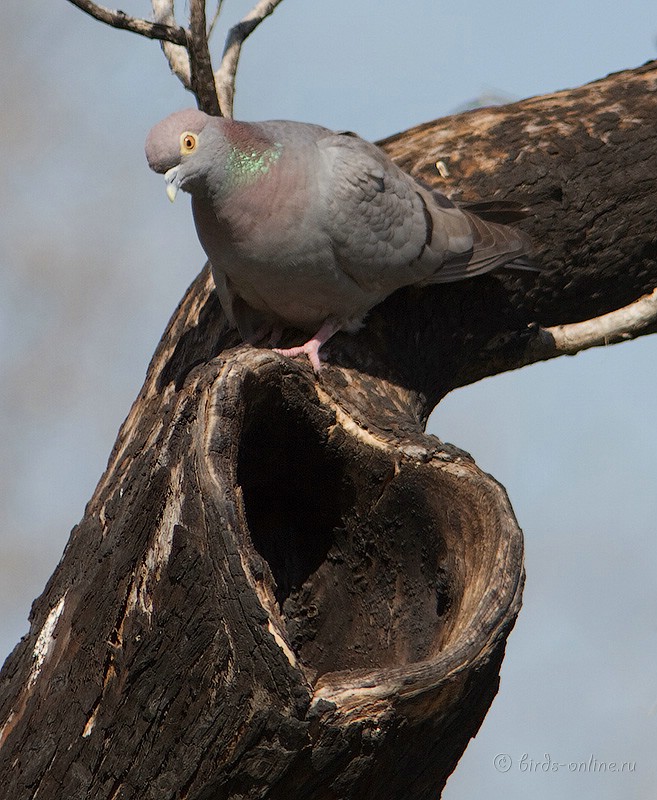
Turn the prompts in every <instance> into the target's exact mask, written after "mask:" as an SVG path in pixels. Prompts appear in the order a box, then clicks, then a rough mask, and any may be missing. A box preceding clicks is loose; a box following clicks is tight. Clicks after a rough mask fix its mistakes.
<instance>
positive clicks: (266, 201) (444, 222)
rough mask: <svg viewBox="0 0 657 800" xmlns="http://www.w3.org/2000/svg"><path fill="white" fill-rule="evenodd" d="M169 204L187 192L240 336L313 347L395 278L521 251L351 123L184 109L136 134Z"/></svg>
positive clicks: (483, 263) (312, 354)
mask: <svg viewBox="0 0 657 800" xmlns="http://www.w3.org/2000/svg"><path fill="white" fill-rule="evenodd" d="M146 157H147V159H148V163H149V165H150V167H151V169H153V170H155V171H156V172H159V173H164V176H165V179H166V183H167V194H168V195H169V198H170V199H171V200H172V201H173V199H174V198H175V196H176V193H177V191H178V189H183V190H184V191H186V192H189V193H190V194H191V195H192V210H193V213H194V221H195V223H196V230H197V233H198V237H199V239H200V241H201V244H202V246H203V249H204V250H205V252H206V253H207V255H208V258H209V260H210V263H211V265H212V273H213V276H214V281H215V284H216V289H217V292H218V294H219V298H220V300H221V305H222V307H223V309H224V311H225V313H226V315H227V317H228V321H229V323H230V324H231V325H232V326H233V327H237V329H238V330H239V333H240V335H241V336H242V338H243V339H245V340H248V341H252V342H256V341H259V340H260V339H261V338H263V337H264V336H266V335H267V334H269V335H270V336H271V337H272V339H271V341H270V343H271V344H275V341H273V340H274V338H275V337H276V336H278V335H280V331H281V329H282V328H287V327H292V328H298V329H300V330H301V331H304V332H306V333H310V334H312V337H311V338H310V339H309V340H308V341H307V342H306V343H305V344H304V345H303V346H301V347H294V348H291V349H287V350H278V352H280V353H283V354H284V355H287V356H295V355H300V354H302V353H306V354H307V355H308V357H309V359H310V361H311V363H312V365H313V368H314V369H315V370H316V371H318V370H319V368H320V361H319V354H318V351H319V348H320V347H321V346H322V345H323V344H324V343H325V342H326V341H327V340H328V339H329V338H330V337H331V336H332V335H333V334H334V333H336V332H337V331H339V330H344V331H349V332H353V331H355V330H357V329H358V328H359V327H360V326H361V324H362V322H363V319H364V317H365V315H366V314H367V312H368V311H369V310H370V309H371V308H372V307H373V306H375V305H377V303H380V302H381V301H382V300H383V299H384V298H386V297H387V296H388V295H390V294H392V292H394V291H395V290H397V289H399V288H400V287H402V286H409V285H415V286H421V285H427V284H431V283H443V282H445V283H447V282H451V281H458V280H461V279H462V278H468V277H470V276H473V275H479V274H481V273H484V272H488V271H489V270H492V269H495V268H496V267H501V266H504V265H505V264H509V263H510V262H513V261H514V260H516V261H517V262H518V263H519V264H520V263H521V262H522V260H523V257H524V256H526V255H527V254H528V253H529V252H530V249H531V246H530V242H529V239H528V237H527V236H526V235H525V234H524V233H523V232H521V231H518V230H517V229H515V228H512V227H509V226H507V225H501V224H497V223H494V222H487V221H485V220H483V219H481V218H480V217H478V216H477V215H476V214H473V213H471V212H469V211H467V210H465V209H460V208H458V207H457V206H455V205H454V203H452V202H451V201H450V200H449V199H448V198H446V197H445V196H444V195H442V194H440V193H438V192H436V191H432V190H431V189H430V188H428V187H427V186H425V185H423V184H421V183H419V182H418V181H416V180H415V179H413V178H412V177H411V176H410V175H407V174H406V173H405V172H403V171H402V170H401V169H399V168H398V167H397V166H396V165H395V164H394V163H393V162H392V161H391V160H390V159H389V158H388V156H386V155H385V153H383V151H382V150H380V149H379V148H378V147H376V146H375V145H373V144H370V143H369V142H367V141H365V140H363V139H361V138H360V137H359V136H357V135H356V134H354V133H351V132H335V131H331V130H328V129H327V128H323V127H321V126H319V125H310V124H306V123H300V122H282V121H277V122H260V123H246V122H237V121H233V120H228V119H223V118H219V117H210V116H208V115H207V114H204V113H203V112H201V111H198V110H195V109H190V110H187V111H179V112H177V113H175V114H171V115H170V116H169V117H167V118H166V119H164V120H162V121H161V122H160V123H158V124H157V125H156V126H155V127H154V128H153V129H152V130H151V131H150V133H149V135H148V139H147V140H146Z"/></svg>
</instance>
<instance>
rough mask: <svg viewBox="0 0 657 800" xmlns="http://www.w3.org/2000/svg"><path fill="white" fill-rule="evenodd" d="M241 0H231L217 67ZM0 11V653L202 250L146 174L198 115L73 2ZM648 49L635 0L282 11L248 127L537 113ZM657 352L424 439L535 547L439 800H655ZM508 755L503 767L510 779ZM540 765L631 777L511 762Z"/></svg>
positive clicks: (448, 416)
mask: <svg viewBox="0 0 657 800" xmlns="http://www.w3.org/2000/svg"><path fill="white" fill-rule="evenodd" d="M148 5H149V4H148V3H146V2H145V1H144V0H142V1H141V2H136V0H134V1H133V2H132V3H125V4H123V5H122V7H124V8H125V10H126V11H129V12H133V13H136V14H142V15H144V14H148ZM180 6H181V8H182V7H183V4H182V3H181V4H180ZM249 6H250V3H245V2H237V1H236V0H234V1H233V2H231V0H226V2H225V3H224V12H223V18H224V20H225V22H224V25H223V28H222V27H221V25H220V30H219V31H218V35H217V37H216V44H215V50H216V51H217V53H218V52H219V51H220V49H221V43H222V41H223V36H224V34H225V29H226V25H227V23H228V22H233V21H235V20H236V19H237V18H238V17H239V16H240V15H241V14H243V13H244V12H245V11H246V10H247V9H248V8H249ZM0 15H1V16H2V25H1V26H0V45H1V47H2V52H3V54H4V56H5V63H6V64H7V65H8V67H6V68H5V69H4V70H3V71H2V74H1V75H0V96H1V97H2V100H3V109H4V115H3V125H2V134H1V135H2V141H3V147H2V148H0V177H1V178H2V182H3V189H4V191H3V194H2V198H3V202H2V214H1V215H0V337H2V345H3V346H2V348H0V373H1V376H0V377H1V381H0V411H1V412H2V413H1V414H0V441H1V442H2V448H1V451H0V481H2V486H3V492H2V500H1V501H0V531H1V533H0V547H1V548H2V553H3V558H2V559H1V562H2V563H0V607H1V608H2V620H3V624H2V626H1V627H0V653H1V654H2V655H3V656H4V655H6V654H7V653H8V652H9V651H10V649H11V648H12V646H13V645H14V644H15V643H16V641H17V640H18V639H19V638H20V636H21V635H22V634H24V633H25V632H26V631H27V614H28V611H29V604H30V602H31V600H32V599H33V598H34V597H36V596H37V595H38V594H39V593H40V592H41V591H42V589H43V586H44V584H45V581H46V580H47V578H48V576H49V575H50V573H51V572H52V570H53V569H54V567H55V565H56V563H57V561H58V559H59V558H60V556H61V552H62V550H63V547H64V545H65V543H66V540H67V538H68V533H69V531H70V529H71V527H72V526H73V525H74V524H75V523H76V522H77V521H78V520H79V519H80V517H81V516H82V514H83V511H84V504H85V502H86V501H87V500H88V499H89V497H90V496H91V493H92V492H93V489H94V486H95V484H96V482H97V480H98V478H99V477H100V474H101V472H102V470H103V468H104V466H105V463H106V459H107V456H108V455H109V451H110V449H111V446H112V443H113V441H114V437H115V435H116V432H117V430H118V426H119V424H120V423H121V421H122V419H123V418H124V417H125V415H126V414H127V412H128V409H129V407H130V404H131V402H132V401H133V399H134V398H135V396H136V395H137V392H138V390H139V387H140V385H141V381H142V380H143V376H144V374H145V370H146V366H147V363H148V360H149V357H150V355H151V354H152V352H153V349H154V347H155V345H156V343H157V341H158V339H159V336H160V334H161V332H162V330H163V329H164V326H165V324H166V322H167V319H168V317H169V316H170V314H171V313H172V312H173V309H174V308H175V305H176V303H177V301H178V300H179V299H180V297H181V295H182V293H183V292H184V290H185V288H186V287H187V285H188V284H189V283H190V282H191V280H192V279H193V277H194V275H195V274H196V272H197V271H198V270H199V269H200V267H201V266H202V264H203V254H202V251H201V249H200V247H199V245H198V243H197V241H196V237H195V234H194V230H193V225H192V221H191V215H190V211H189V206H188V204H187V203H186V202H178V203H176V204H175V206H173V207H172V206H170V204H169V203H168V201H167V199H166V196H165V193H164V190H163V184H162V181H161V178H159V177H157V176H154V175H153V174H152V173H150V172H149V170H148V168H147V166H146V164H145V160H144V157H143V140H144V137H145V135H146V133H147V131H148V129H149V128H150V127H151V125H152V124H153V123H154V122H156V121H157V120H158V119H160V118H161V117H163V116H165V115H166V114H168V113H170V112H171V111H173V110H175V109H177V108H181V107H184V106H189V105H193V102H192V98H191V97H190V96H189V95H186V94H185V92H184V91H183V90H182V89H181V88H180V86H179V85H178V83H177V81H176V79H175V78H173V77H172V76H171V75H170V74H169V70H168V67H167V65H166V63H165V61H164V59H163V57H162V55H161V53H160V51H159V46H158V45H157V44H156V43H154V42H149V41H146V40H143V39H140V38H138V37H136V36H134V35H132V34H129V33H125V32H119V31H114V30H111V29H109V28H106V27H104V26H102V25H101V24H100V23H97V22H95V21H93V20H91V19H89V18H87V17H85V16H84V15H83V14H82V13H81V12H80V11H78V10H77V9H75V8H74V7H73V6H71V5H70V4H69V3H67V2H65V0H59V1H58V2H50V3H48V4H45V5H44V7H43V8H40V9H39V11H38V12H37V10H36V8H35V6H34V5H33V4H26V3H22V2H20V0H5V1H4V3H3V9H2V11H1V12H0ZM656 36H657V14H656V13H655V10H654V4H653V3H649V2H643V1H641V2H626V3H623V4H619V3H617V2H613V3H612V2H600V1H596V2H593V3H587V4H584V3H572V2H564V1H563V0H559V2H552V3H550V4H546V3H544V2H538V1H537V0H525V2H519V1H516V0H509V1H508V2H504V3H497V4H493V3H489V2H483V1H478V2H461V3H454V2H438V1H437V0H405V2H403V3H400V2H398V3H382V2H380V1H379V2H374V0H332V2H317V1H316V2H313V3H309V2H303V1H302V0H284V2H283V3H282V5H281V6H280V7H279V9H278V10H277V11H276V12H275V14H274V15H273V16H272V17H271V18H270V19H269V20H267V21H266V22H265V23H264V24H263V26H262V27H261V28H260V29H258V31H256V33H255V34H254V35H253V37H252V38H251V39H250V40H249V42H247V44H246V46H245V48H244V51H243V55H242V61H241V65H240V72H239V77H238V90H237V100H236V114H237V115H238V116H240V117H242V118H244V119H265V118H291V119H301V120H306V121H312V122H320V123H323V124H325V125H328V126H330V127H336V128H350V129H352V130H357V131H358V132H359V133H361V134H362V135H363V136H366V137H368V138H372V139H376V138H379V137H383V136H386V135H389V134H392V133H395V132H397V131H399V130H403V129H405V128H407V127H409V126H411V125H413V124H416V123H419V122H424V121H427V120H430V119H434V118H437V117H440V116H442V115H445V114H448V113H450V112H452V111H453V110H454V109H455V108H457V107H459V106H461V105H462V104H463V103H465V102H467V101H469V100H472V99H475V98H477V97H479V96H481V95H482V94H489V93H496V94H501V95H504V96H508V97H509V98H512V99H516V98H522V97H527V96H530V95H534V94H543V93H545V92H551V91H556V90H559V89H562V88H566V87H574V86H577V85H580V84H582V83H585V82H587V81H590V80H594V79H596V78H599V77H602V76H604V75H606V74H608V73H609V72H612V71H616V70H620V69H623V68H627V67H633V66H638V65H639V64H641V63H643V62H645V61H647V60H648V59H650V58H653V57H654V56H655V55H656V54H657V52H656V48H655V39H656ZM656 356H657V341H656V340H655V339H654V337H653V338H652V339H650V338H649V339H644V340H641V341H638V342H633V343H629V344H624V345H620V346H614V347H611V348H609V349H605V350H598V351H595V352H590V353H586V354H582V355H579V356H577V357H575V358H567V359H566V358H562V359H559V360H558V361H556V362H552V363H549V364H543V365H536V366H533V367H531V368H528V369H524V370H522V371H520V372H518V373H513V374H509V375H503V376H497V377H495V378H490V379H487V380H485V381H482V382H481V383H480V384H477V385H476V386H473V387H468V388H465V389H461V390H458V391H457V392H454V393H453V394H452V395H450V396H449V397H448V398H446V400H445V401H443V402H442V403H441V404H440V406H439V407H438V409H437V410H436V411H435V412H434V415H433V417H432V419H431V423H430V430H431V431H432V432H434V433H436V434H437V435H439V436H440V437H441V438H443V439H445V440H447V441H451V442H453V443H454V444H457V445H458V446H460V447H462V448H464V449H466V450H468V451H469V452H471V453H472V454H473V455H474V457H475V458H476V460H477V461H478V463H479V464H480V465H481V466H482V467H483V468H484V469H486V470H487V471H489V472H491V473H492V474H494V475H495V476H496V477H497V478H498V479H499V480H500V481H501V482H502V483H503V484H504V485H505V486H506V488H507V490H508V492H509V495H510V497H511V501H512V503H513V506H514V509H515V511H516V514H517V516H518V518H519V521H520V524H521V526H522V527H523V529H524V531H525V539H526V550H527V562H526V563H527V586H526V590H525V600H524V608H523V610H522V612H521V614H520V618H519V620H518V624H517V626H516V629H515V631H514V633H513V634H512V636H511V638H510V640H509V645H508V648H507V657H506V660H505V663H504V666H503V670H502V683H501V690H500V693H499V695H498V697H497V699H496V700H495V702H494V704H493V707H492V709H491V711H490V713H489V715H488V717H487V719H486V721H485V723H484V725H483V727H482V730H481V732H480V734H479V735H478V736H477V738H476V739H475V740H474V742H473V743H472V744H471V745H470V747H469V748H468V751H467V752H466V755H465V756H464V758H463V760H462V762H461V764H460V765H459V768H458V769H457V771H456V773H455V775H454V776H453V778H452V779H450V782H449V783H448V787H447V789H446V792H445V795H444V796H445V797H446V798H447V799H448V800H460V798H471V797H473V796H477V795H483V794H484V793H485V795H486V796H487V797H504V798H511V799H512V800H513V799H514V798H526V797H528V796H529V797H532V798H533V800H543V798H545V800H547V799H548V798H550V800H552V798H554V797H559V798H566V799H570V798H573V800H574V799H575V798H577V800H587V799H588V798H591V799H592V798H595V800H610V799H611V798H620V797H622V798H636V799H637V800H641V799H643V798H645V800H648V798H653V797H655V795H656V793H657V766H656V765H655V759H654V753H655V750H656V747H657V670H655V666H654V665H655V663H656V662H657V623H656V622H655V608H656V607H657V587H656V582H655V577H654V576H655V572H656V567H657V537H656V536H655V532H656V528H657V525H656V524H655V519H656V518H657V513H656V512H657V491H656V488H657V486H656V484H657V479H656V475H657V433H656V431H655V428H654V425H653V420H654V405H655V400H654V398H655V396H656V394H657V385H656V383H657V381H656V378H655V371H654V367H653V365H654V363H655V357H656ZM500 753H507V754H509V755H510V756H511V758H512V762H513V765H512V767H511V769H510V770H509V772H508V773H499V772H497V771H496V770H495V768H494V763H493V762H494V757H495V756H496V755H498V754H500ZM524 754H527V759H525V762H522V756H523V755H524ZM546 755H547V756H549V757H550V758H551V760H552V762H556V763H557V764H560V763H564V764H566V765H567V764H568V763H570V762H583V761H587V760H589V758H590V757H591V756H592V757H594V758H595V759H596V760H597V762H598V763H600V762H610V761H617V762H623V761H627V762H631V763H634V770H632V771H626V772H623V773H610V772H600V771H596V772H591V771H590V770H589V771H583V772H582V771H577V772H573V771H570V770H569V769H568V767H567V766H566V767H564V768H561V769H559V768H558V769H557V771H556V772H555V771H550V772H544V771H542V769H541V768H540V767H539V769H538V770H537V771H534V772H527V771H522V770H521V768H520V765H521V763H525V764H526V763H527V760H528V759H532V760H533V761H534V762H536V763H544V762H545V760H546Z"/></svg>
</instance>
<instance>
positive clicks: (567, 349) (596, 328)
mask: <svg viewBox="0 0 657 800" xmlns="http://www.w3.org/2000/svg"><path fill="white" fill-rule="evenodd" d="M656 324H657V289H655V290H654V291H653V292H651V293H650V294H647V295H644V296H643V297H640V298H639V299H638V300H635V301H634V302H633V303H630V304H629V305H627V306H624V307H623V308H619V309H617V310H616V311H610V312H609V313H608V314H603V315H602V316H600V317H594V318H593V319H587V320H584V322H574V323H571V324H570V325H555V326H554V327H553V328H540V329H539V333H538V335H537V337H536V340H535V344H534V345H532V346H531V347H530V348H529V352H530V353H532V354H533V355H534V356H535V358H533V359H532V360H527V361H526V363H527V364H531V363H534V362H535V361H546V360H547V359H550V358H556V357H557V356H562V355H567V356H574V355H576V354H577V353H579V352H581V351H582V350H588V349H589V348H591V347H606V346H607V345H610V344H616V343H618V342H627V341H630V340H631V339H635V338H636V337H637V336H641V335H642V334H644V333H646V332H652V331H653V330H654V327H655V325H656ZM520 366H524V365H520Z"/></svg>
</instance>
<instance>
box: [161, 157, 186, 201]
mask: <svg viewBox="0 0 657 800" xmlns="http://www.w3.org/2000/svg"><path fill="white" fill-rule="evenodd" d="M179 170H180V164H178V166H176V167H171V169H170V170H168V171H167V172H165V173H164V180H165V181H166V183H167V197H168V198H169V200H171V202H172V203H173V201H174V200H175V199H176V195H177V194H178V189H180V184H181V183H182V176H181V175H179V174H178V172H179Z"/></svg>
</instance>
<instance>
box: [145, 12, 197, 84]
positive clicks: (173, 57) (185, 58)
mask: <svg viewBox="0 0 657 800" xmlns="http://www.w3.org/2000/svg"><path fill="white" fill-rule="evenodd" d="M173 2H174V0H151V5H152V6H153V14H154V16H155V21H156V22H158V23H160V24H162V25H173V26H175V27H177V24H176V20H175V17H174V13H173ZM161 47H162V52H163V53H164V56H165V58H166V60H167V61H168V62H169V66H170V67H171V71H172V72H173V74H174V75H176V77H177V78H179V80H180V82H181V83H182V85H183V86H184V87H185V89H187V90H189V91H191V89H192V71H191V67H190V64H189V53H188V52H187V40H185V44H184V45H182V44H173V43H172V42H170V41H166V40H165V41H162V43H161Z"/></svg>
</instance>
